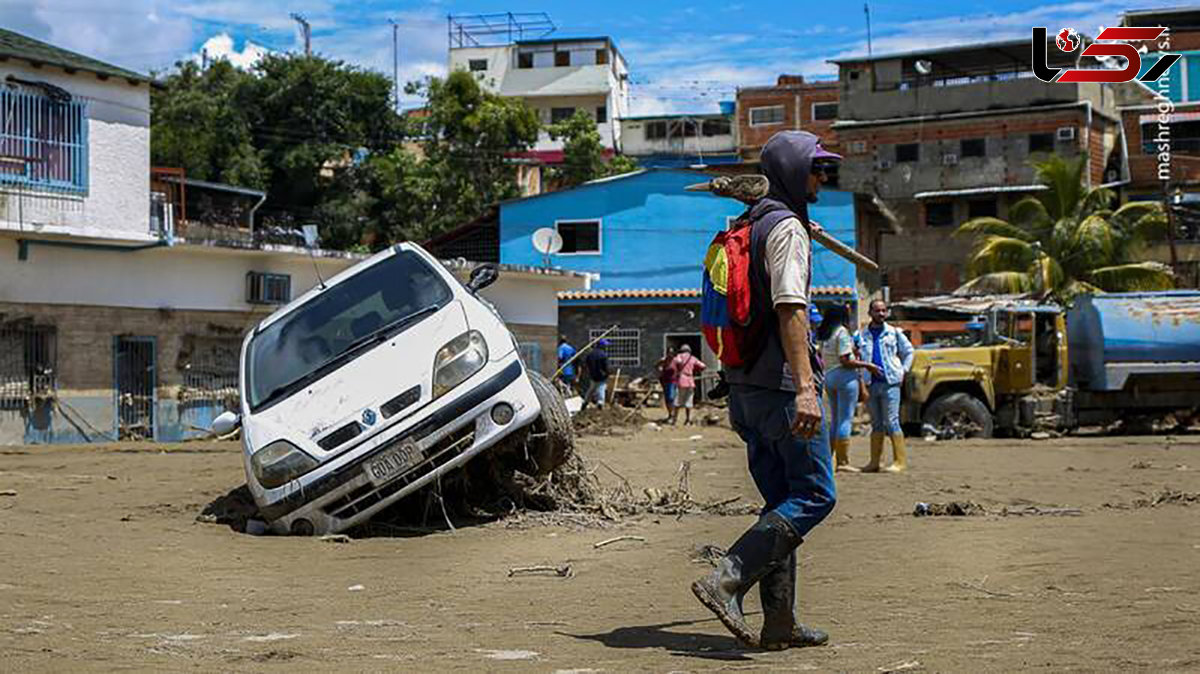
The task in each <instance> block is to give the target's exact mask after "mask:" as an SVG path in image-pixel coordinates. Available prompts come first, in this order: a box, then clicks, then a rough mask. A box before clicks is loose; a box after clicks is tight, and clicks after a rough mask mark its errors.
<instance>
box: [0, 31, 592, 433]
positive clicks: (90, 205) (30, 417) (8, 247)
mask: <svg viewBox="0 0 1200 674" xmlns="http://www.w3.org/2000/svg"><path fill="white" fill-rule="evenodd" d="M151 86H152V83H151V81H150V80H149V78H147V77H146V76H144V75H141V74H138V73H134V72H130V71H127V70H124V69H121V68H118V67H116V66H112V65H109V64H105V63H101V62H99V61H96V60H94V59H91V58H88V57H86V56H83V55H80V54H76V53H73V52H69V51H66V50H62V49H58V48H56V47H54V46H52V45H48V44H45V43H42V42H39V41H36V40H33V39H30V38H27V37H25V36H22V35H19V34H17V33H13V32H10V31H6V30H2V29H0V260H3V262H2V263H0V444H14V443H16V444H19V443H52V442H83V441H99V440H110V439H114V438H122V439H125V438H134V439H136V438H155V439H159V440H177V439H180V438H183V437H187V436H190V435H197V434H203V433H204V432H205V429H207V427H208V425H209V421H210V420H211V419H212V417H213V416H215V415H216V414H219V413H220V412H221V411H222V410H224V409H225V408H226V407H227V406H228V405H230V403H231V402H232V401H233V400H235V399H236V398H235V396H236V395H237V393H236V383H237V373H238V358H239V356H238V354H239V351H240V345H241V337H242V335H243V334H244V333H245V332H246V331H247V330H248V329H250V328H251V327H253V326H254V325H255V324H256V323H257V322H258V321H260V320H261V319H262V318H264V317H266V316H267V315H269V314H270V313H271V312H272V311H274V310H275V308H276V307H277V306H279V305H280V304H282V303H285V302H287V301H288V300H289V299H290V298H291V297H292V296H293V295H295V294H298V293H302V292H304V291H305V290H307V289H309V288H311V287H312V286H313V285H315V284H316V283H317V281H318V275H320V276H321V277H324V278H328V277H330V276H332V275H333V274H335V273H337V272H338V271H340V270H342V269H344V268H346V267H348V266H350V265H352V264H354V263H355V262H357V261H358V260H359V259H361V256H355V255H351V254H348V253H342V252H337V251H323V250H314V251H312V252H311V253H310V251H308V250H307V249H305V248H303V247H301V246H299V245H297V242H296V241H295V238H296V237H294V236H292V235H291V234H290V233H287V232H284V233H280V232H278V231H268V230H267V228H262V227H259V226H258V225H257V224H256V223H255V211H256V210H257V206H259V205H261V203H262V202H263V200H264V199H265V194H263V193H262V192H256V191H254V190H247V189H243V188H236V187H231V186H226V185H215V184H211V183H204V182H201V181H196V180H190V179H188V178H186V176H184V175H183V174H182V171H180V170H177V169H176V170H170V169H155V170H154V171H153V172H152V170H151V167H150V87H151ZM222 204H225V205H227V206H230V207H229V208H225V209H223V208H222ZM448 264H451V267H452V268H453V269H454V270H455V272H456V274H457V275H459V276H461V277H463V278H465V276H466V274H467V273H468V272H469V270H468V269H466V268H464V267H462V266H461V265H458V266H455V265H454V264H453V263H448ZM583 285H584V279H583V278H582V277H579V276H577V275H573V274H569V273H543V272H541V271H538V270H525V269H505V270H503V273H502V276H501V282H500V283H497V284H496V285H495V286H493V287H492V288H489V289H488V291H485V295H490V298H491V299H492V300H493V302H494V303H495V304H496V305H497V306H498V307H499V308H500V311H501V312H502V313H504V314H505V315H506V316H507V317H508V318H509V320H510V321H511V327H512V328H513V331H514V333H515V334H516V335H517V337H518V340H519V341H520V342H521V345H522V348H523V351H524V352H526V353H527V354H529V355H530V356H533V355H537V356H539V357H540V358H539V359H540V360H541V363H540V365H541V367H542V369H546V368H547V367H550V366H552V363H553V360H552V353H545V352H544V351H547V347H546V344H551V345H552V344H553V341H554V337H555V335H556V332H557V303H556V299H555V298H556V296H557V293H558V292H560V291H562V290H567V289H572V288H580V287H583ZM510 314H511V315H510ZM548 350H549V351H550V352H552V349H548ZM548 357H549V360H548ZM231 397H232V398H231Z"/></svg>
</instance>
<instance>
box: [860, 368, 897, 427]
mask: <svg viewBox="0 0 1200 674" xmlns="http://www.w3.org/2000/svg"><path fill="white" fill-rule="evenodd" d="M868 391H870V393H871V399H870V400H868V401H867V409H868V410H869V411H870V412H871V432H872V433H883V434H884V435H899V434H900V433H901V430H900V385H899V384H888V383H887V382H881V381H880V382H871V387H870V388H869V389H868Z"/></svg>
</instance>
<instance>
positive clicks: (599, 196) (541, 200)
mask: <svg viewBox="0 0 1200 674" xmlns="http://www.w3.org/2000/svg"><path fill="white" fill-rule="evenodd" d="M708 178H709V176H707V175H705V174H703V173H700V172H697V171H688V170H678V169H647V170H642V171H637V172H634V173H628V174H625V175H621V176H615V177H612V178H606V179H602V180H596V181H593V182H589V183H585V184H583V185H580V186H578V187H575V188H572V189H567V190H562V191H559V192H551V193H546V194H540V195H537V196H532V197H526V198H523V199H517V200H513V201H508V202H505V203H502V204H500V206H499V208H498V214H497V216H496V219H495V222H490V223H475V224H473V225H471V226H468V227H466V228H460V230H458V231H456V232H452V233H451V234H449V235H446V236H444V237H441V238H440V239H438V240H435V241H433V242H430V245H431V246H432V247H433V248H434V250H435V252H436V253H437V254H438V255H441V256H443V257H458V256H462V257H467V258H468V259H479V260H480V261H487V259H484V257H485V256H486V257H487V258H488V259H490V261H495V262H502V263H505V264H516V265H531V266H546V265H548V266H552V267H557V268H561V269H565V270H571V271H576V272H586V273H588V274H591V275H592V282H591V287H590V289H588V290H585V291H571V292H564V293H562V294H560V295H559V329H560V331H561V332H562V333H563V335H564V336H565V337H567V339H568V341H570V342H571V343H572V344H574V345H576V346H577V347H578V346H583V345H584V344H587V343H588V342H590V341H591V339H592V338H593V337H595V336H597V335H599V334H601V333H604V332H605V331H606V330H608V329H609V328H611V327H612V326H614V325H615V326H617V329H616V330H614V331H613V332H612V333H610V334H609V336H608V339H609V341H610V342H611V347H610V349H609V354H610V356H611V359H612V363H613V366H614V368H617V367H619V368H622V371H623V372H624V373H625V374H629V375H633V376H642V375H647V374H650V373H651V372H653V369H654V366H655V364H656V363H657V362H658V360H659V359H660V358H661V357H662V355H663V354H664V353H665V351H666V350H667V349H668V348H670V347H678V346H679V345H680V344H683V343H689V344H691V345H692V348H693V352H694V353H697V354H704V355H705V356H706V358H705V360H706V362H708V363H710V364H711V363H714V362H715V359H714V358H713V356H712V354H711V353H708V352H707V349H705V348H704V347H703V345H702V341H703V340H702V339H701V333H700V320H699V306H700V278H701V263H702V261H703V258H704V254H705V251H706V250H707V248H708V244H709V243H710V242H711V241H712V238H713V236H714V235H715V234H716V233H717V232H718V231H720V230H721V229H723V228H725V227H727V226H728V225H729V223H730V222H731V221H732V220H733V219H735V218H736V217H737V216H738V215H740V214H741V213H742V212H743V211H744V210H745V207H744V206H743V205H742V204H741V203H739V202H737V201H735V200H733V199H726V198H719V197H715V196H712V195H710V194H708V193H706V192H687V191H685V190H684V187H686V186H687V185H691V184H695V183H698V182H704V181H705V180H707V179H708ZM810 217H812V219H814V220H816V221H817V222H819V223H820V224H821V225H822V226H823V227H824V228H825V229H827V230H829V231H830V232H831V233H832V234H833V235H834V236H836V237H838V238H839V239H841V240H842V241H844V242H846V243H847V244H850V245H854V199H853V195H852V194H850V193H848V192H836V191H830V192H823V193H822V194H821V198H820V201H819V202H818V203H817V204H814V205H812V206H811V207H810ZM544 228H550V229H554V230H556V231H557V232H558V233H559V235H560V236H561V237H562V240H563V248H562V250H561V251H560V252H558V253H557V254H554V255H549V256H546V255H543V254H542V253H539V252H538V251H537V250H536V249H535V248H534V246H533V235H534V232H536V231H537V230H539V229H544ZM481 243H482V245H481ZM493 246H494V247H495V257H494V258H491V257H490V253H489V252H488V251H486V250H484V248H490V247H493ZM813 270H814V277H813V296H814V298H815V300H816V301H817V302H818V303H822V302H826V303H827V302H834V301H841V302H852V301H854V299H855V278H856V277H855V270H854V268H853V266H852V265H850V264H849V263H848V262H845V261H844V260H842V259H841V258H839V257H837V256H836V255H834V254H833V253H831V252H830V251H828V250H825V249H824V248H822V247H820V246H817V247H816V249H815V250H814V260H813ZM625 374H623V375H622V376H623V377H624V376H625Z"/></svg>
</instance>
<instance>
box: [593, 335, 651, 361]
mask: <svg viewBox="0 0 1200 674" xmlns="http://www.w3.org/2000/svg"><path fill="white" fill-rule="evenodd" d="M605 332H606V330H604V329H600V330H589V331H588V341H589V342H591V341H594V340H595V339H596V338H598V337H599V336H600V335H603V334H604V333H605ZM605 339H607V340H608V349H606V350H607V351H608V363H609V365H611V366H613V367H625V368H629V367H641V366H642V331H641V330H621V329H618V330H613V331H612V332H609V333H608V335H607V336H606V337H605Z"/></svg>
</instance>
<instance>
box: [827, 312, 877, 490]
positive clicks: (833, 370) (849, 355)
mask: <svg viewBox="0 0 1200 674" xmlns="http://www.w3.org/2000/svg"><path fill="white" fill-rule="evenodd" d="M849 324H850V312H849V311H847V310H846V306H845V305H843V304H835V305H833V306H831V307H829V308H828V309H826V310H825V316H824V318H823V320H822V321H821V325H820V327H818V328H817V341H818V342H819V343H820V344H821V362H823V363H824V364H825V392H826V394H827V395H828V397H829V409H830V423H829V438H830V439H829V444H830V446H831V447H832V448H833V466H834V470H835V471H845V472H850V473H857V472H858V469H857V468H855V467H854V466H851V465H850V435H851V432H852V431H853V428H854V409H855V408H856V407H857V406H858V388H859V370H860V369H865V370H867V371H868V372H870V373H871V374H872V375H876V374H882V373H883V371H882V370H880V369H879V367H878V366H876V365H874V364H872V363H868V362H865V361H861V360H858V359H857V358H855V349H854V338H853V337H852V336H851V334H850V329H849V327H847V326H848V325H849Z"/></svg>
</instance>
